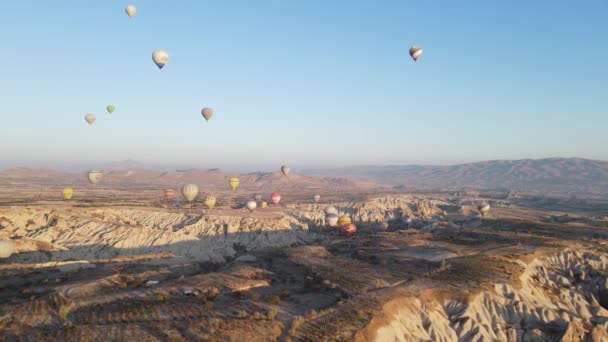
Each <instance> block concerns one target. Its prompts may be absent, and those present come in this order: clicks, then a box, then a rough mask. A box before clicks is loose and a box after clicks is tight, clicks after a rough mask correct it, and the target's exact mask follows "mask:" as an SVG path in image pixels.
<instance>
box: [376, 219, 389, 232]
mask: <svg viewBox="0 0 608 342" xmlns="http://www.w3.org/2000/svg"><path fill="white" fill-rule="evenodd" d="M387 229H388V223H387V222H386V221H382V222H380V223H379V224H378V230H380V231H385V230H387Z"/></svg>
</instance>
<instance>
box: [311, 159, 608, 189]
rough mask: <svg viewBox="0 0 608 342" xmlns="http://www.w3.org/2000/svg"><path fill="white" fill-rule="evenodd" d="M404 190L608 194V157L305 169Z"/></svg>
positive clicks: (314, 173)
mask: <svg viewBox="0 0 608 342" xmlns="http://www.w3.org/2000/svg"><path fill="white" fill-rule="evenodd" d="M304 173H306V174H312V175H321V176H334V177H335V176H338V175H339V176H341V177H351V178H356V179H361V180H367V181H372V182H377V183H380V184H387V185H391V186H396V187H399V188H403V189H440V188H441V189H462V188H477V189H508V190H515V191H539V192H561V193H595V194H608V162H606V161H599V160H589V159H580V158H547V159H522V160H493V161H484V162H478V163H468V164H459V165H449V166H428V165H391V166H351V167H345V168H336V169H314V170H305V171H304Z"/></svg>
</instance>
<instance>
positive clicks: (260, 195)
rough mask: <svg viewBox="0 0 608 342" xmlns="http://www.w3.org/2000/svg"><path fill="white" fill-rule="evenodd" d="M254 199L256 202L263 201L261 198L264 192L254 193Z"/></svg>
mask: <svg viewBox="0 0 608 342" xmlns="http://www.w3.org/2000/svg"><path fill="white" fill-rule="evenodd" d="M253 199H254V200H255V201H256V202H259V201H261V200H262V194H253Z"/></svg>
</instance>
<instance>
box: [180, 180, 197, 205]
mask: <svg viewBox="0 0 608 342" xmlns="http://www.w3.org/2000/svg"><path fill="white" fill-rule="evenodd" d="M182 194H183V195H184V197H185V198H186V199H187V200H188V202H192V201H193V200H194V199H195V198H196V195H198V185H196V184H186V185H184V187H183V188H182Z"/></svg>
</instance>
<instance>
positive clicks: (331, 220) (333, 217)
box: [325, 213, 338, 227]
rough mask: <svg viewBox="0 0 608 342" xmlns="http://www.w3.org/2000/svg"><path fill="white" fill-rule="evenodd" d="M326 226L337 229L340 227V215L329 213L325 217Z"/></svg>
mask: <svg viewBox="0 0 608 342" xmlns="http://www.w3.org/2000/svg"><path fill="white" fill-rule="evenodd" d="M325 224H326V225H328V226H330V227H335V226H337V225H338V214H336V213H329V214H327V215H325Z"/></svg>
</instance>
